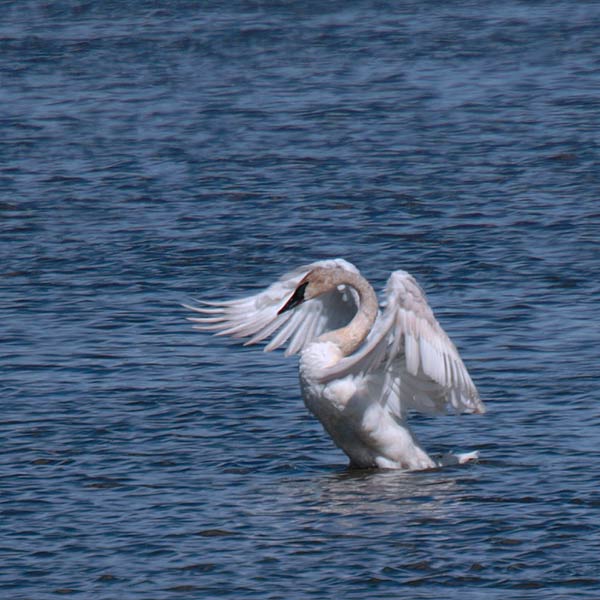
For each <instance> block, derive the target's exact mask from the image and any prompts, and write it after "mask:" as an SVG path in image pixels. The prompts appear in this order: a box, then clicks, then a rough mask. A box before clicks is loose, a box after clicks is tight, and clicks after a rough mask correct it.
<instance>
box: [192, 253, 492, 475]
mask: <svg viewBox="0 0 600 600" xmlns="http://www.w3.org/2000/svg"><path fill="white" fill-rule="evenodd" d="M202 304H203V306H195V307H187V308H191V309H192V310H195V311H197V312H199V313H202V315H203V316H202V317H194V318H191V320H192V321H195V322H196V323H197V325H196V327H197V328H198V329H201V330H203V331H214V332H217V335H230V336H233V337H236V338H249V339H248V340H247V341H246V345H248V344H255V343H257V342H261V341H263V340H265V339H266V338H267V337H269V336H273V337H272V339H271V341H270V342H269V343H268V344H267V345H266V347H265V351H270V350H274V349H276V348H279V347H280V346H283V345H284V344H286V345H287V349H286V352H285V354H286V356H289V355H292V354H296V353H300V385H301V388H302V395H303V397H304V402H305V404H306V406H307V407H308V409H309V410H310V411H311V412H312V413H313V414H314V415H315V416H316V417H317V419H319V421H320V422H321V423H322V425H323V427H324V428H325V430H326V431H327V432H328V433H329V435H330V436H331V437H332V439H333V441H334V442H335V444H336V445H337V446H338V447H339V448H341V449H342V450H343V451H344V452H345V453H346V454H347V455H348V457H349V458H350V464H351V466H353V467H359V468H370V467H380V468H395V469H409V470H419V469H427V468H433V467H436V466H440V465H442V464H449V463H458V462H466V461H467V460H470V459H473V458H475V457H476V456H477V453H476V452H474V453H469V454H463V455H457V456H453V455H446V456H445V457H443V458H442V459H440V460H434V459H433V458H431V457H430V456H429V455H428V454H427V452H425V450H424V449H423V448H422V447H421V446H420V444H419V443H418V441H417V440H416V438H415V436H414V435H413V433H412V432H411V430H410V429H409V427H408V424H407V422H406V418H407V413H408V412H409V411H410V410H417V411H420V412H423V413H429V414H439V413H443V412H446V410H448V409H453V410H454V411H455V412H470V413H483V412H485V407H484V404H483V402H482V401H481V400H480V399H479V394H478V392H477V389H476V388H475V385H474V384H473V382H472V381H471V377H470V376H469V373H468V372H467V369H466V368H465V365H464V364H463V361H462V360H461V358H460V356H459V354H458V351H457V349H456V347H455V346H454V344H453V343H452V342H451V341H450V339H449V338H448V336H447V335H446V333H445V332H444V330H443V329H442V327H441V326H440V324H439V323H438V321H437V320H436V318H435V316H434V315H433V312H432V310H431V308H430V306H429V305H428V303H427V300H426V298H425V294H424V292H423V291H422V290H421V288H420V287H419V285H418V284H417V282H416V281H415V279H414V278H413V277H412V276H411V275H409V274H408V273H407V272H406V271H394V272H393V273H392V274H391V276H390V278H389V280H388V282H387V286H386V290H385V300H384V302H383V303H382V307H381V309H379V307H378V304H377V297H376V295H375V292H374V291H373V288H372V287H371V286H370V285H369V283H368V282H367V280H366V279H365V278H364V277H362V276H361V275H360V273H359V271H358V269H357V268H356V267H355V266H354V265H352V264H351V263H349V262H347V261H345V260H343V259H335V260H322V261H317V262H314V263H312V264H309V265H305V266H302V267H300V268H298V269H296V270H294V271H292V272H290V273H287V274H286V275H284V276H283V277H281V279H279V280H278V281H276V282H275V283H273V284H272V285H271V286H269V287H268V288H267V289H266V290H264V291H263V292H261V293H259V294H256V295H254V296H249V297H246V298H241V299H239V300H231V301H228V302H205V303H202Z"/></svg>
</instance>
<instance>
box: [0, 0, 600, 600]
mask: <svg viewBox="0 0 600 600" xmlns="http://www.w3.org/2000/svg"><path fill="white" fill-rule="evenodd" d="M0 11H1V12H2V18H1V19H0V75H1V85H0V100H1V107H2V108H1V110H0V125H1V131H2V135H1V136H0V194H1V196H0V232H1V233H0V236H1V237H0V254H1V256H0V269H1V272H2V277H1V279H0V286H1V288H0V306H1V307H2V319H1V321H0V338H1V340H2V350H3V351H2V353H1V354H2V356H1V358H0V370H1V373H2V380H1V381H2V393H1V406H2V424H1V426H0V441H1V448H2V452H1V453H0V482H1V483H0V486H1V488H0V513H1V515H0V527H1V531H2V534H1V536H0V564H1V565H2V566H1V569H0V595H1V596H2V597H3V598H11V599H13V598H19V599H25V598H28V599H35V600H40V599H42V600H43V599H45V598H53V597H57V596H61V597H62V596H68V597H75V598H94V599H105V598H106V599H113V598H114V599H117V598H118V599H121V598H160V599H165V598H213V597H215V598H216V597H228V598H256V599H261V600H262V599H275V598H282V599H283V598H285V599H294V600H295V599H304V598H315V599H317V598H319V599H321V598H348V599H361V600H362V599H365V598H368V599H369V600H372V599H377V598H386V599H389V598H398V597H406V598H411V599H430V600H438V599H440V598H444V599H450V600H454V599H456V600H458V599H461V600H463V599H476V598H477V599H479V598H481V599H483V598H485V599H486V600H488V599H495V598H498V599H504V598H519V599H521V598H535V599H536V600H550V599H551V600H556V599H569V600H571V599H573V598H590V599H591V598H597V597H598V594H599V590H600V560H599V559H598V556H599V553H600V532H599V517H600V494H599V491H598V481H599V477H598V475H599V467H598V462H597V460H598V459H599V457H600V451H599V444H598V440H599V427H600V409H599V408H598V407H599V404H598V373H599V371H598V369H599V363H600V326H599V317H598V315H599V314H600V301H599V297H600V283H599V281H600V262H599V261H600V253H599V241H598V240H599V231H600V205H599V197H600V196H599V183H600V177H599V166H598V163H599V129H598V127H599V125H598V124H599V123H600V100H599V95H598V91H599V90H600V67H599V65H600V45H599V44H598V40H599V39H600V38H599V35H600V5H599V4H598V3H597V2H576V3H574V2H561V1H558V2H510V1H509V2H503V3H499V4H498V5H497V6H496V5H493V6H492V5H488V4H486V3H477V2H447V3H440V2H436V3H434V2H414V3H410V2H402V3H386V2H375V1H372V2H352V1H350V2H337V1H333V2H328V3H310V2H306V3H300V2H298V3H295V2H269V1H267V2H218V3H217V2H215V3H210V2H202V3H194V2H184V1H174V2H169V3H167V2H165V3H158V2H150V1H148V2H144V1H141V0H140V1H131V2H116V1H115V2H111V1H107V2H86V1H83V0H82V1H63V2H51V3H50V2H37V1H26V0H22V1H19V2H2V3H1V7H0ZM334 256H342V257H344V258H346V259H348V260H351V261H352V262H354V263H355V264H356V265H357V266H358V267H359V268H360V269H361V271H362V272H363V273H364V274H365V276H366V277H367V278H369V279H370V280H371V281H372V282H373V284H374V286H375V287H376V289H378V290H379V289H381V288H382V287H383V285H384V283H385V280H386V278H387V275H388V273H389V272H390V271H391V270H393V269H398V268H404V269H407V270H409V271H411V272H412V273H413V274H414V275H415V276H416V277H417V278H418V279H419V281H420V282H421V283H422V285H423V286H424V287H425V289H426V291H427V293H428V295H429V299H430V302H431V304H432V305H433V307H434V309H435V310H436V314H437V315H438V317H439V319H440V321H441V322H442V324H443V326H444V327H445V328H446V330H447V331H448V332H449V333H450V335H451V336H452V338H453V339H454V341H455V342H456V344H457V345H458V347H459V348H460V351H461V353H462V355H463V358H464V359H465V362H466V364H467V366H468V367H469V369H470V372H471V374H472V376H473V379H474V380H475V382H476V383H477V385H478V387H479V389H480V391H481V394H482V396H483V397H484V398H485V400H486V402H487V405H488V408H489V412H488V413H487V414H486V415H484V416H481V417H476V416H472V417H469V416H466V417H462V418H453V417H445V418H444V417H442V418H426V417H416V418H415V419H414V428H415V430H416V431H417V433H418V435H419V436H420V438H421V439H422V441H423V443H424V445H425V446H426V447H427V448H428V449H430V450H432V451H434V452H444V451H448V450H456V451H460V450H463V451H467V450H473V449H479V450H480V451H481V455H482V460H481V462H480V463H479V464H475V465H469V466H464V467H461V468H448V469H442V470H438V471H432V472H426V473H413V474H406V473H399V472H350V471H348V470H347V469H346V459H345V457H344V456H343V454H342V453H341V452H340V451H338V450H337V449H336V448H334V447H333V445H332V443H331V442H330V441H329V439H328V438H327V437H326V436H325V435H324V434H323V433H322V431H321V429H320V426H319V424H318V423H316V422H315V421H314V420H313V419H312V418H310V417H309V415H308V414H307V413H306V411H305V409H304V407H303V405H302V401H301V398H300V395H299V390H298V385H297V372H296V371H297V366H296V361H295V360H293V359H285V358H284V357H283V356H282V355H280V354H263V353H261V352H260V349H257V348H243V347H240V346H238V345H235V344H234V343H233V342H231V341H229V340H225V339H222V338H218V339H214V338H211V337H209V336H207V335H202V334H199V333H196V332H194V331H192V329H191V327H190V325H189V323H187V322H186V321H185V316H186V314H185V311H184V310H183V309H182V308H181V307H180V304H181V303H182V302H189V301H190V300H191V299H192V298H194V297H202V298H207V299H211V298H228V297H235V296H237V295H243V294H244V293H246V294H247V293H250V292H252V291H255V290H258V289H260V288H261V287H263V286H265V285H267V284H269V283H270V282H271V281H272V280H273V279H274V278H276V277H277V276H279V275H280V274H281V273H283V272H285V271H287V270H288V269H290V268H293V267H295V266H297V265H299V264H302V263H303V262H305V261H306V260H310V259H317V258H326V257H334Z"/></svg>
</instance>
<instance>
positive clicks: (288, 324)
mask: <svg viewBox="0 0 600 600" xmlns="http://www.w3.org/2000/svg"><path fill="white" fill-rule="evenodd" d="M315 267H342V268H344V269H346V270H348V271H352V272H355V273H358V270H357V268H356V267H355V266H354V265H353V264H351V263H349V262H347V261H345V260H343V259H341V258H337V259H333V260H320V261H317V262H314V263H311V264H309V265H304V266H302V267H299V268H298V269H295V270H294V271H291V272H290V273H287V274H285V275H283V277H281V278H280V279H279V280H278V281H276V282H275V283H273V284H272V285H270V286H269V287H268V288H267V289H266V290H264V291H263V292H261V293H259V294H256V295H254V296H248V297H246V298H240V299H239V300H230V301H225V302H202V303H201V306H187V305H186V308H189V309H191V310H193V311H195V312H198V313H200V314H202V315H203V316H202V317H191V318H190V321H194V322H195V323H196V326H195V328H196V329H200V330H201V331H213V332H216V335H230V336H232V337H235V338H249V339H248V340H247V341H246V342H245V344H244V345H246V346H247V345H250V344H256V343H258V342H262V341H263V340H265V339H266V338H268V337H270V336H273V338H272V339H271V341H270V342H269V343H268V344H267V346H266V347H265V352H268V351H270V350H275V349H276V348H280V347H281V346H284V345H286V344H287V349H286V351H285V355H286V356H289V355H291V354H296V353H297V352H300V351H301V350H302V349H303V348H304V347H305V346H306V345H307V344H309V343H310V342H312V341H313V340H315V339H316V338H317V337H319V336H320V335H321V334H322V333H324V332H325V331H329V330H331V329H337V328H338V327H342V326H344V325H346V324H347V323H348V322H349V321H350V320H351V319H352V317H353V316H354V314H355V313H356V310H357V307H358V301H357V297H356V292H355V291H354V290H352V289H351V288H349V287H348V286H345V285H340V286H338V287H337V288H336V289H335V290H332V291H330V292H328V293H326V294H323V295H321V296H319V297H318V298H314V299H313V300H311V301H310V302H306V303H304V304H302V305H301V306H299V307H298V308H296V309H295V310H293V311H288V312H284V313H282V314H280V315H278V314H277V312H278V310H279V309H280V308H281V307H282V306H283V305H284V304H285V302H286V301H287V300H288V298H289V297H290V296H291V295H292V294H293V292H294V290H295V289H296V287H297V286H298V284H299V283H300V281H301V280H302V278H303V277H304V276H305V275H306V274H307V273H308V272H309V271H311V270H312V269H314V268H315Z"/></svg>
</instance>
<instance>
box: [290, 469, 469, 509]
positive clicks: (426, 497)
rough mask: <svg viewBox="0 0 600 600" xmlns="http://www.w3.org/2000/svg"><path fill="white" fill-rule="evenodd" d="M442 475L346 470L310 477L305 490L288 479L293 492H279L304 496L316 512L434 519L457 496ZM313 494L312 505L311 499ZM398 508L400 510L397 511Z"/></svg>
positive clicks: (457, 487) (452, 484)
mask: <svg viewBox="0 0 600 600" xmlns="http://www.w3.org/2000/svg"><path fill="white" fill-rule="evenodd" d="M440 475H441V473H440V472H439V471H436V472H428V473H419V474H415V473H406V472H403V471H398V470H389V469H384V470H376V471H375V470H372V469H370V470H347V471H345V472H342V473H335V474H327V475H325V476H322V477H317V478H315V477H311V480H310V482H308V481H307V485H306V487H304V486H302V487H301V489H298V485H300V482H299V481H298V480H288V482H287V484H286V487H287V486H292V488H293V489H290V490H285V491H284V490H281V489H280V493H281V492H283V493H288V494H289V495H290V496H293V497H298V495H299V494H301V495H304V496H307V498H306V500H307V504H308V505H310V506H313V507H317V508H318V510H319V512H324V513H339V514H361V513H364V514H365V515H371V516H372V515H377V514H379V515H382V514H387V513H390V514H393V515H395V517H394V518H397V515H398V513H399V512H406V514H407V516H409V517H410V518H411V519H415V518H435V517H436V516H439V515H440V514H444V513H445V512H446V511H448V510H449V506H451V505H452V503H453V502H454V501H456V498H457V497H460V494H461V491H460V485H459V483H458V482H457V480H455V479H454V478H452V477H447V476H446V477H444V478H443V479H442V478H441V477H440ZM313 494H314V495H316V496H317V498H316V499H315V500H316V501H314V502H311V500H310V496H311V495H313ZM399 509H402V510H401V511H399Z"/></svg>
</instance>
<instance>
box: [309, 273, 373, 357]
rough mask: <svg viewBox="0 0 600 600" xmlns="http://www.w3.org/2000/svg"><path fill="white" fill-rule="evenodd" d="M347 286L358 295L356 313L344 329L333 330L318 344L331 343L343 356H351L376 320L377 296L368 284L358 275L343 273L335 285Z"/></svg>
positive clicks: (321, 338) (320, 338)
mask: <svg viewBox="0 0 600 600" xmlns="http://www.w3.org/2000/svg"><path fill="white" fill-rule="evenodd" d="M340 284H344V285H348V286H350V287H352V288H354V289H355V290H356V292H357V293H358V311H357V312H356V314H355V315H354V318H353V319H352V321H350V323H348V325H346V326H345V327H340V328H339V329H334V330H333V331H329V332H327V333H325V334H323V335H321V336H320V337H319V341H320V342H333V343H334V344H336V345H337V346H338V347H339V349H340V350H341V352H342V354H343V355H344V356H349V355H350V354H352V353H353V352H354V351H355V350H356V349H357V348H358V347H359V346H360V345H361V344H362V343H363V342H364V340H365V338H366V337H367V335H369V332H370V331H371V327H373V323H375V319H377V312H378V310H379V309H378V304H377V296H376V295H375V292H374V290H373V288H372V287H371V285H370V284H369V282H368V281H367V280H366V279H365V278H364V277H362V276H361V275H358V274H357V273H351V272H349V271H344V275H343V277H341V278H340V280H339V281H335V285H340Z"/></svg>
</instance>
